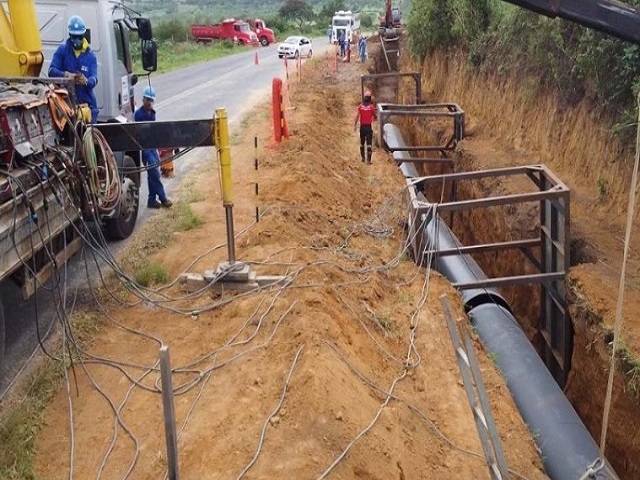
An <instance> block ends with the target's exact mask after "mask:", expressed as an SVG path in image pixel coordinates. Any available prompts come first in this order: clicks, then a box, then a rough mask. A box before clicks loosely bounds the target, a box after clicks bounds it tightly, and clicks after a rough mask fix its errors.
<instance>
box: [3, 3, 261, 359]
mask: <svg viewBox="0 0 640 480" xmlns="http://www.w3.org/2000/svg"><path fill="white" fill-rule="evenodd" d="M2 3H3V5H0V9H2V11H1V12H0V20H1V21H0V282H5V281H13V282H14V283H16V284H17V285H18V286H19V287H20V288H21V291H22V296H23V298H24V299H27V298H29V297H30V296H32V295H33V294H34V293H35V292H36V291H37V290H38V289H39V287H40V286H41V285H43V284H44V283H45V282H47V280H49V279H50V278H51V277H52V276H54V275H55V274H56V273H57V270H58V268H60V267H61V266H62V265H64V264H65V263H66V262H67V261H68V260H69V259H70V258H71V257H73V255H74V253H75V252H77V251H78V250H79V249H80V248H81V247H82V245H83V242H89V243H91V249H96V248H97V247H100V246H103V245H101V243H102V238H103V237H102V235H96V234H95V233H92V234H87V231H89V228H88V225H87V222H91V224H92V230H93V227H94V226H95V227H98V228H100V230H101V231H102V232H101V233H103V234H104V236H105V237H107V238H112V239H124V238H127V237H128V236H129V235H131V233H132V232H133V230H134V227H135V225H136V221H137V217H138V206H139V187H140V178H141V170H142V169H143V166H142V162H141V155H140V150H141V149H146V148H161V147H189V146H199V145H211V142H212V141H213V140H212V139H209V140H205V141H203V138H206V137H204V136H203V132H204V134H205V135H206V132H211V130H212V128H213V127H212V122H213V120H210V121H208V122H209V123H208V124H207V122H206V121H201V120H194V121H180V122H177V121H176V122H162V121H158V122H142V123H136V122H129V121H128V120H130V119H133V109H134V107H135V101H134V98H133V92H134V90H133V86H134V85H135V83H136V82H137V80H138V76H137V75H136V74H135V73H134V72H133V62H132V59H131V45H130V38H131V33H132V32H136V33H137V35H138V37H139V39H140V47H141V57H142V68H143V70H144V71H145V72H141V73H144V74H150V73H151V72H153V71H155V70H156V66H157V46H156V43H155V42H154V41H153V34H152V28H151V22H150V21H149V20H148V19H146V18H142V17H138V16H133V15H132V11H131V9H130V8H129V7H127V6H126V5H123V3H122V2H121V1H119V0H7V1H4V2H2ZM4 5H6V6H7V7H8V9H7V10H5V6H4ZM7 13H8V15H7ZM73 14H80V15H81V16H82V18H83V20H84V22H85V23H86V27H87V30H86V33H85V37H86V38H87V39H89V40H90V44H91V49H92V51H93V52H94V54H95V55H96V57H97V63H98V83H97V85H96V87H95V88H94V93H95V94H96V97H97V106H98V108H99V115H98V123H97V124H95V125H93V126H92V128H89V127H88V125H87V124H86V123H85V122H87V123H88V120H85V119H84V116H83V115H82V113H81V111H80V112H79V108H80V107H81V106H80V105H78V104H77V103H76V99H75V85H74V80H73V79H70V78H38V76H39V75H40V73H41V72H44V73H45V75H46V72H47V71H48V67H49V65H50V62H51V58H52V56H53V52H54V51H55V49H56V48H57V47H58V45H60V44H61V43H62V42H64V41H65V40H66V39H67V38H68V27H67V25H68V21H69V17H71V15H73ZM252 34H253V33H252ZM253 35H255V34H253ZM198 129H201V131H200V132H199V133H198V132H197V130H198ZM16 320H20V319H16ZM4 333H5V317H4V308H3V305H2V299H1V298H0V371H1V370H2V366H3V365H2V363H3V354H4V346H5V339H4Z"/></svg>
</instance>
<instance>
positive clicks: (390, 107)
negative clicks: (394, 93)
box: [378, 103, 464, 161]
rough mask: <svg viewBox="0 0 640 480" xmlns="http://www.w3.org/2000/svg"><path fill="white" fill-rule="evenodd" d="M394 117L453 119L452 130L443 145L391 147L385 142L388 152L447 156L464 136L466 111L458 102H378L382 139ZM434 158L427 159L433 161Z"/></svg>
mask: <svg viewBox="0 0 640 480" xmlns="http://www.w3.org/2000/svg"><path fill="white" fill-rule="evenodd" d="M393 117H413V118H416V117H425V118H430V119H442V118H444V119H447V118H450V119H451V120H452V131H451V134H450V135H449V136H448V138H447V141H446V142H445V143H444V144H442V145H412V146H406V147H403V148H397V147H393V148H392V147H389V146H388V145H386V144H384V145H383V146H384V148H385V150H386V151H388V152H396V151H406V152H440V153H442V154H443V155H444V156H445V157H446V154H447V153H448V152H453V151H455V149H456V147H457V146H458V142H459V141H460V140H462V139H463V138H464V111H463V110H462V109H461V108H460V106H459V105H458V104H456V103H421V104H417V105H396V104H391V103H379V104H378V124H379V129H380V132H379V133H380V139H381V141H382V139H384V126H385V125H386V124H387V123H390V120H391V119H392V118H393ZM433 160H434V159H425V161H433Z"/></svg>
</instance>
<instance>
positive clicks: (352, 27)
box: [331, 10, 359, 43]
mask: <svg viewBox="0 0 640 480" xmlns="http://www.w3.org/2000/svg"><path fill="white" fill-rule="evenodd" d="M358 27H359V25H357V24H356V18H355V16H354V15H353V12H352V11H351V10H347V11H344V10H340V11H337V12H336V13H335V14H334V15H333V17H332V19H331V28H332V29H333V34H332V36H331V38H332V39H333V43H338V40H339V39H340V38H341V37H344V38H346V39H347V41H348V42H349V43H352V42H353V34H354V32H355V31H356V30H357V29H358Z"/></svg>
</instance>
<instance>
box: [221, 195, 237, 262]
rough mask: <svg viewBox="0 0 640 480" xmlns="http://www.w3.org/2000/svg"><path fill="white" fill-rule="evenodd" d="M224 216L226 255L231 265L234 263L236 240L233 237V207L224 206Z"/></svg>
mask: <svg viewBox="0 0 640 480" xmlns="http://www.w3.org/2000/svg"><path fill="white" fill-rule="evenodd" d="M224 214H225V217H226V220H227V253H228V255H229V263H230V264H231V265H233V264H234V263H235V262H236V240H235V238H234V236H233V205H225V206H224Z"/></svg>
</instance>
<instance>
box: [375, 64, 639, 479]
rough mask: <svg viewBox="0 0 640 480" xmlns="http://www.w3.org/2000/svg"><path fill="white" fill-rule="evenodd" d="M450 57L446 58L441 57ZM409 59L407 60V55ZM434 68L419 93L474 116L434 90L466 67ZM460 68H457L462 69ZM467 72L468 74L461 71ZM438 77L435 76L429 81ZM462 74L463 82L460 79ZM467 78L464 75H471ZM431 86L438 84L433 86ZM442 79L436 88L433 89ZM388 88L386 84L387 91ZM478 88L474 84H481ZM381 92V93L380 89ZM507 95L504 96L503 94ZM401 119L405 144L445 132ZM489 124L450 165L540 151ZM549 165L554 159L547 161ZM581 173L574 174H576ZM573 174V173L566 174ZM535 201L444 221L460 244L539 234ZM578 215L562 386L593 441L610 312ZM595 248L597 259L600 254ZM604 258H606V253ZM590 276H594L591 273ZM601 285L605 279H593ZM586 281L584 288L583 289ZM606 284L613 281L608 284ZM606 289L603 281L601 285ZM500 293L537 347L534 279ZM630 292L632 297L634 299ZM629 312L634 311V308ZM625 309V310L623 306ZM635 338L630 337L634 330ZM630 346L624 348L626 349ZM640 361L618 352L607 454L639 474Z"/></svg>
mask: <svg viewBox="0 0 640 480" xmlns="http://www.w3.org/2000/svg"><path fill="white" fill-rule="evenodd" d="M447 58H448V57H447ZM405 63H407V62H405ZM443 65H444V68H441V69H438V68H433V65H427V64H423V65H422V66H421V67H422V68H421V69H419V70H422V73H423V76H424V77H427V76H429V77H431V78H427V79H426V80H425V79H424V77H423V85H422V88H423V91H426V92H428V93H427V98H425V100H427V101H432V102H443V101H446V102H456V103H458V104H460V105H461V107H462V108H463V109H464V110H465V112H466V115H467V119H469V116H470V114H471V115H473V114H474V113H475V112H474V109H473V107H475V105H471V109H470V110H468V109H467V108H465V107H466V105H465V98H469V96H467V97H465V95H464V92H463V91H462V90H458V91H459V92H460V94H461V96H460V97H458V98H451V97H446V98H443V97H440V96H439V95H443V94H450V93H451V91H454V92H458V91H456V90H455V89H452V88H443V87H442V86H443V85H446V84H447V83H448V82H447V77H446V76H447V75H449V74H454V73H455V74H456V75H464V69H459V68H456V67H455V66H452V65H449V64H447V62H446V60H445V61H442V63H441V65H440V66H441V67H442V66H443ZM377 67H378V68H379V69H380V71H386V69H387V68H386V65H384V64H383V62H378V64H377ZM415 68H416V65H415V64H410V63H409V64H408V65H406V64H405V65H404V66H403V70H404V71H414V70H415ZM461 70H462V71H461ZM467 74H469V75H470V73H467ZM434 79H436V80H434ZM463 82H464V81H461V83H463ZM469 82H470V81H469ZM434 85H435V86H436V87H434ZM438 86H440V87H441V88H437V87H438ZM491 87H495V88H487V89H486V90H487V92H489V91H490V92H492V94H494V95H495V96H496V98H494V99H492V100H493V101H496V102H499V101H501V100H500V95H501V94H504V92H500V90H499V88H498V87H497V86H493V85H492V86H491ZM388 89H389V87H388V86H386V87H385V92H386V91H388ZM480 89H481V87H480V88H479V90H480ZM413 94H414V91H413V87H412V86H409V85H399V86H398V92H397V96H396V98H395V99H390V98H384V101H388V102H389V101H395V102H397V103H408V102H409V99H410V98H411V97H412V95H413ZM379 96H380V95H379ZM505 102H506V100H505ZM398 123H400V125H401V129H402V131H403V134H405V135H406V137H405V139H406V140H408V143H410V144H414V145H417V144H421V145H425V144H434V143H435V142H438V143H440V142H441V141H442V139H443V138H444V135H445V129H444V127H443V126H442V125H438V124H437V122H436V123H434V122H430V123H427V122H424V121H422V120H415V119H412V120H404V121H403V122H398ZM488 130H489V128H487V127H484V126H482V125H479V124H478V122H477V120H475V119H474V122H473V128H472V129H470V132H469V133H470V138H469V139H467V140H465V141H463V142H461V144H460V148H459V149H458V151H457V152H456V154H455V156H454V168H453V170H455V171H456V172H461V171H471V170H479V169H488V168H495V167H504V166H513V165H518V164H521V165H522V164H536V163H540V162H538V161H537V156H536V154H537V153H538V152H534V153H531V152H527V151H524V150H523V149H522V148H514V147H513V146H511V145H505V144H501V143H500V139H499V138H495V137H496V135H493V134H492V133H491V132H490V131H488ZM548 166H549V167H550V168H551V170H552V171H553V170H554V165H553V163H552V164H551V165H548ZM453 170H452V169H451V168H450V167H446V166H445V167H436V168H431V169H426V168H422V170H421V172H420V173H421V174H423V175H435V174H441V173H451V172H452V171H453ZM578 175H580V173H578ZM569 180H573V179H569ZM571 183H572V185H573V188H572V208H573V204H574V202H575V199H576V198H578V199H580V200H581V201H583V199H584V196H585V195H584V192H581V191H580V189H579V188H577V187H575V185H574V184H575V182H573V181H572V182H571ZM526 188H527V187H526V186H524V185H523V183H522V182H520V181H518V180H511V179H508V180H504V181H501V180H498V179H485V180H483V181H479V182H473V184H472V185H470V184H469V183H465V182H461V183H460V184H459V185H456V187H455V189H454V188H453V187H452V185H451V184H445V185H443V186H442V187H440V186H439V187H438V189H437V190H433V191H427V192H426V194H427V196H428V197H429V198H436V199H441V201H447V200H451V199H456V200H465V199H474V198H486V197H488V196H496V195H500V194H508V193H521V192H523V191H524V190H525V189H526ZM537 208H538V207H537V205H535V204H520V205H512V206H507V207H493V208H489V209H476V210H470V211H466V212H463V213H459V214H458V213H457V214H455V215H453V216H451V217H450V216H448V215H447V216H445V218H444V220H445V221H446V222H447V223H448V224H449V225H451V226H452V230H453V231H454V233H455V234H456V235H457V236H458V238H459V239H460V241H461V242H462V243H463V244H464V245H472V244H473V245H477V244H483V243H493V242H502V241H509V240H515V239H523V238H533V237H536V236H537V234H538V229H539V213H538V211H537ZM577 211H578V215H576V216H574V217H573V219H572V225H571V231H572V232H573V237H572V239H571V243H570V258H571V266H572V268H571V270H570V273H569V276H568V278H567V284H568V285H567V286H568V303H569V311H570V315H571V319H572V323H573V328H574V338H573V354H572V360H571V371H570V373H569V378H568V382H567V386H566V388H565V393H566V395H567V397H568V398H569V400H570V401H571V403H572V404H573V406H574V408H575V409H576V411H577V413H578V414H579V415H580V417H581V418H582V420H583V421H584V423H585V425H586V426H587V428H588V430H589V431H590V433H591V435H592V436H593V438H594V439H596V442H598V441H599V439H600V430H601V422H602V412H603V404H604V397H605V392H606V384H607V376H608V371H609V363H610V356H611V345H610V342H611V341H612V338H613V335H612V330H611V328H610V327H609V326H607V325H606V321H605V320H606V319H608V320H609V321H610V320H611V313H612V311H613V303H614V301H615V299H612V297H613V296H611V295H606V294H603V297H602V298H600V297H598V298H597V299H596V298H594V295H593V294H594V291H597V287H594V284H590V283H589V275H594V274H593V272H592V271H591V265H592V264H595V263H597V262H598V261H601V260H602V253H601V251H599V250H598V248H597V247H595V246H594V241H593V239H592V238H590V237H589V233H590V230H589V225H588V224H584V223H583V222H582V220H583V219H582V218H581V217H580V214H581V213H582V212H583V210H582V209H578V210H577ZM599 255H600V258H599ZM474 258H475V259H476V260H477V262H478V263H479V265H480V266H481V267H482V268H483V270H484V271H485V273H486V274H487V276H489V277H502V276H511V275H522V274H528V273H535V272H536V270H535V269H534V267H533V266H532V264H531V263H530V262H529V261H528V260H527V259H526V258H525V256H524V255H523V254H522V253H520V252H518V251H511V250H510V251H507V252H499V253H494V252H492V253H483V254H478V255H474ZM605 260H607V258H605ZM594 283H595V280H594ZM596 285H599V286H600V287H605V285H603V284H599V283H598V284H596ZM587 287H588V288H587ZM609 287H611V285H609ZM605 288H606V287H605ZM501 293H502V295H503V296H504V297H505V298H506V299H507V300H508V302H509V303H510V305H511V307H512V309H513V311H514V313H515V316H516V318H517V319H518V321H519V322H520V323H521V325H522V327H523V329H524V331H525V332H526V334H527V336H528V337H529V339H530V340H531V342H532V344H533V345H534V346H535V347H536V349H537V350H538V352H540V351H541V346H542V341H541V340H542V339H541V335H540V333H539V331H538V325H539V322H540V287H539V286H514V287H509V288H504V289H502V290H501ZM634 300H635V298H632V299H630V301H634ZM632 311H635V309H633V310H632ZM627 314H629V313H627ZM633 338H635V337H633ZM627 353H628V352H627ZM637 383H638V368H637V364H636V363H634V360H632V359H630V356H629V357H628V356H625V355H623V358H622V360H621V361H620V362H619V363H618V368H617V370H616V373H615V381H614V395H613V401H612V408H611V413H610V420H609V428H608V436H607V448H606V456H607V459H608V460H609V461H610V462H611V464H612V465H613V467H614V469H615V470H616V472H617V474H618V475H619V476H620V478H622V479H637V478H640V433H639V432H638V429H637V427H636V424H635V421H634V419H637V418H640V402H639V401H638V389H637Z"/></svg>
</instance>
